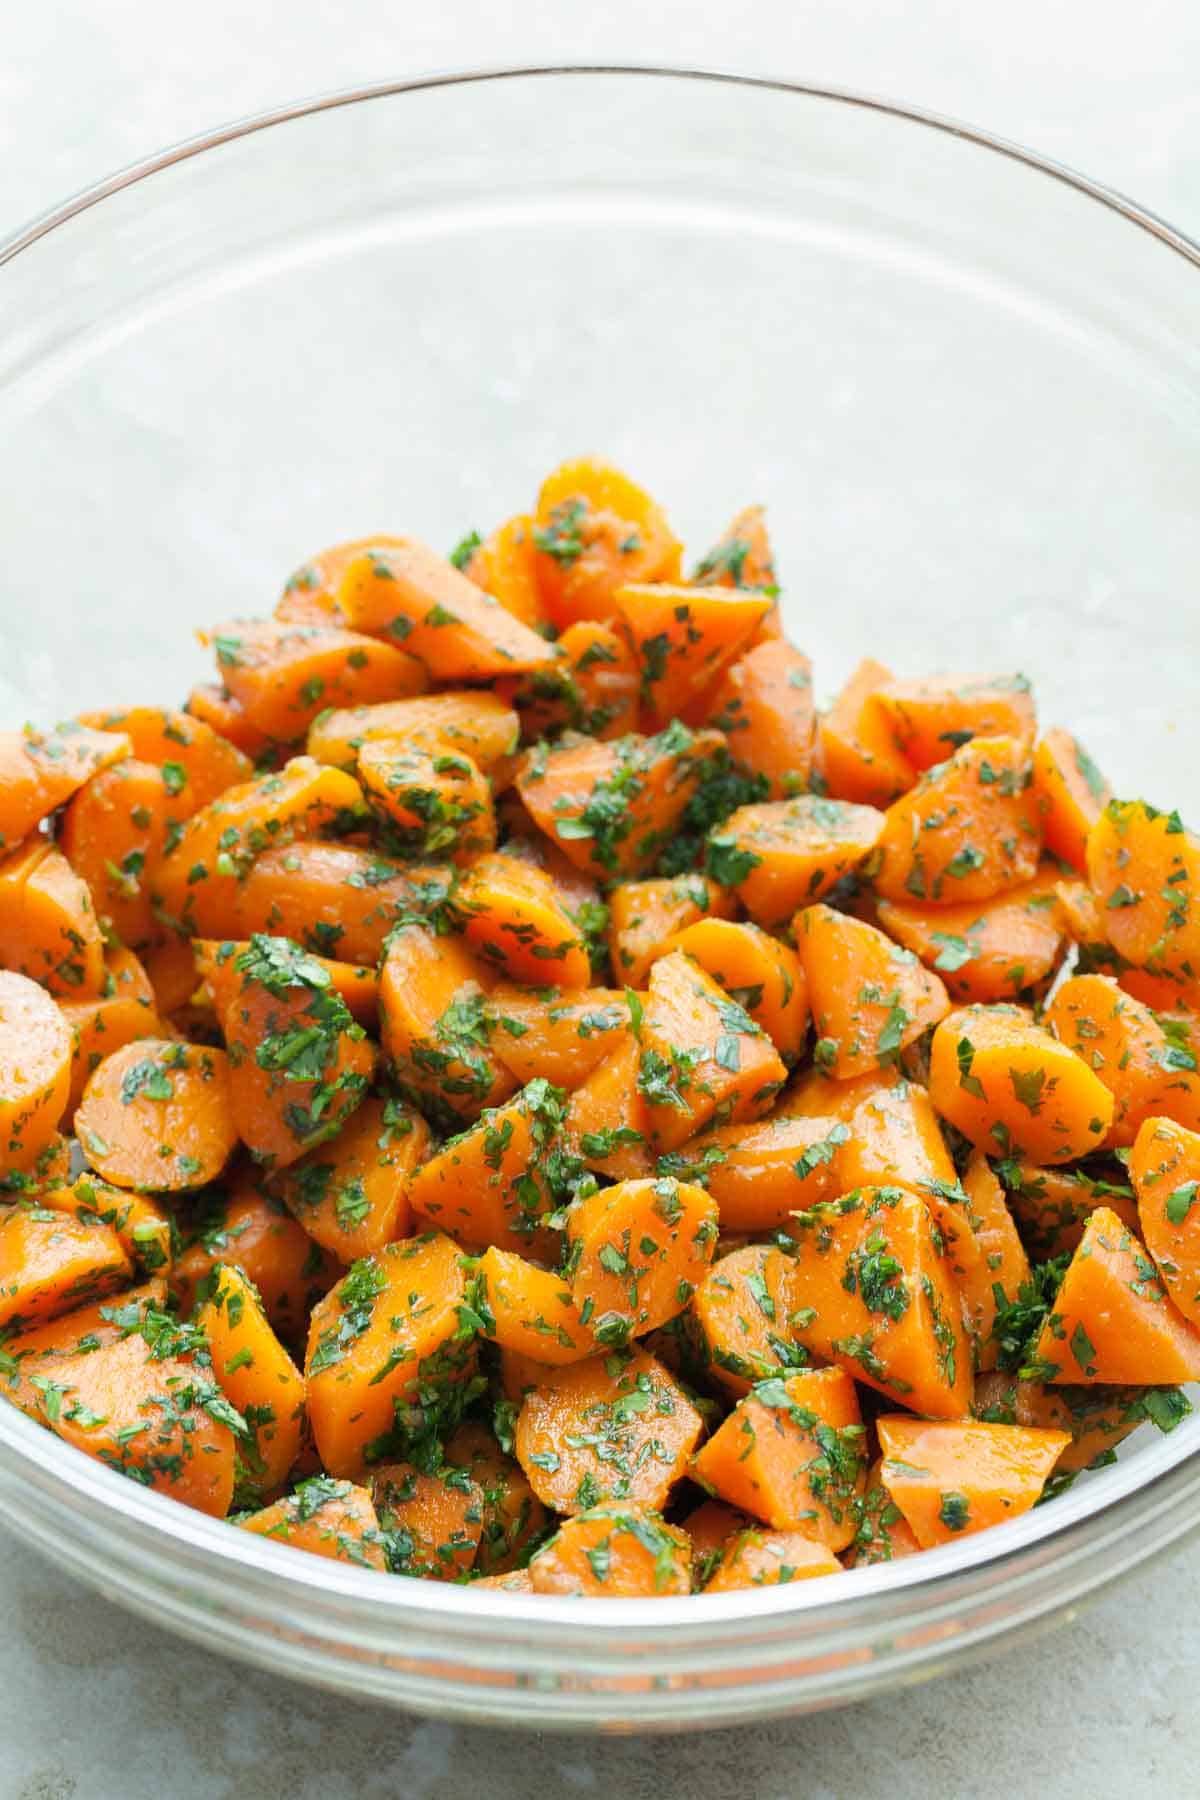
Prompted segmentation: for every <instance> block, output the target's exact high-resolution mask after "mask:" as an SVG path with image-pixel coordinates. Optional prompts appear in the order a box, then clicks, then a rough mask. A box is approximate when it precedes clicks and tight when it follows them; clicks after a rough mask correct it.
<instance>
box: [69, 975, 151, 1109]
mask: <svg viewBox="0 0 1200 1800" xmlns="http://www.w3.org/2000/svg"><path fill="white" fill-rule="evenodd" d="M104 969H105V977H104V991H103V992H102V993H101V994H100V995H99V996H98V997H97V998H96V999H94V1000H60V1001H59V1006H60V1008H61V1011H62V1016H63V1018H64V1019H65V1020H66V1022H67V1024H68V1025H69V1026H70V1028H71V1032H72V1035H73V1040H74V1048H73V1052H72V1057H71V1091H70V1095H69V1097H68V1100H67V1108H66V1114H65V1116H66V1117H67V1118H68V1119H70V1118H71V1117H72V1116H73V1114H74V1111H75V1108H76V1107H77V1106H78V1104H79V1102H80V1100H81V1099H82V1098H83V1090H84V1087H85V1086H86V1084H87V1081H88V1078H89V1076H90V1075H91V1074H92V1073H93V1071H94V1070H95V1069H97V1068H98V1067H99V1065H100V1063H101V1062H103V1060H104V1058H105V1057H106V1056H110V1055H111V1054H112V1052H113V1051H114V1050H120V1049H121V1048H122V1047H123V1046H124V1045H125V1044H130V1043H132V1042H133V1040H134V1039H135V1038H140V1037H161V1035H162V1022H161V1020H160V1019H159V1016H158V1009H157V1003H156V1000H155V995H154V989H153V988H152V987H151V985H150V981H149V978H148V977H147V974H146V971H145V969H144V968H143V967H142V964H141V963H140V962H139V961H138V958H137V957H136V956H135V955H134V954H133V951H132V950H121V949H115V950H109V951H107V952H106V953H105V958H104Z"/></svg>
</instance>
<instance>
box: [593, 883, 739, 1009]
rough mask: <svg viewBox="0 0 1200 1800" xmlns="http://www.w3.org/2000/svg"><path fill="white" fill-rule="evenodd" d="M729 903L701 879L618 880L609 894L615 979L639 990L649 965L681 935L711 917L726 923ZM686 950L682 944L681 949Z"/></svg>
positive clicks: (721, 891) (724, 894) (722, 892)
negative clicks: (701, 920)
mask: <svg viewBox="0 0 1200 1800" xmlns="http://www.w3.org/2000/svg"><path fill="white" fill-rule="evenodd" d="M733 910H734V908H733V902H732V899H731V897H730V895H729V894H728V893H727V892H726V890H725V889H724V888H721V887H718V886H717V884H716V882H715V881H710V880H709V879H708V877H707V876H705V875H696V874H689V875H675V876H672V877H670V878H658V879H655V880H650V881H620V882H618V883H617V885H616V887H614V888H613V889H612V891H611V892H610V894H609V896H608V943H609V950H610V952H611V955H612V965H613V968H614V970H615V971H616V974H617V976H618V978H619V979H620V980H621V981H624V982H627V983H628V984H629V986H630V987H642V986H643V985H644V983H645V980H646V976H647V975H648V974H649V972H650V965H651V964H652V963H653V962H654V960H655V958H656V957H658V956H660V955H662V954H663V953H664V951H665V950H667V949H668V948H669V949H675V948H677V947H678V946H676V945H675V944H674V943H672V942H671V940H672V938H673V937H674V936H675V935H676V934H677V933H679V932H681V931H684V930H686V928H687V927H688V926H689V925H693V924H695V923H696V922H697V921H698V920H700V919H704V918H707V917H708V916H710V915H713V916H715V917H717V918H720V919H729V918H730V917H731V916H732V914H733ZM685 947H686V946H685Z"/></svg>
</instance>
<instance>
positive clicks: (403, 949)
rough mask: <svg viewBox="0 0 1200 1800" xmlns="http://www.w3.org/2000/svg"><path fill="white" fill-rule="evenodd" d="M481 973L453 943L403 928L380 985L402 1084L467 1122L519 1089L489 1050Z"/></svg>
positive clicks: (388, 1042)
mask: <svg viewBox="0 0 1200 1800" xmlns="http://www.w3.org/2000/svg"><path fill="white" fill-rule="evenodd" d="M486 980H487V971H486V970H485V968H484V965H483V964H482V963H480V962H478V961H476V959H475V958H474V957H473V956H472V955H471V954H470V952H469V951H468V950H466V949H464V948H463V946H462V944H461V943H460V942H459V941H458V940H457V939H455V938H447V937H436V936H434V934H433V933H432V932H431V931H427V930H426V929H425V928H424V926H420V925H405V926H404V927H402V928H400V929H397V930H396V931H394V932H393V933H392V935H391V937H390V938H389V940H388V949H387V954H386V956H385V958H384V962H383V968H382V970H381V973H380V981H379V1008H380V1029H381V1032H382V1036H383V1046H384V1049H385V1051H386V1052H387V1055H388V1057H389V1059H390V1061H391V1063H392V1066H393V1068H394V1069H395V1071H396V1073H397V1075H398V1076H399V1078H400V1080H401V1081H402V1082H403V1083H404V1085H405V1086H406V1087H407V1088H411V1089H412V1090H413V1091H414V1092H415V1093H417V1094H419V1095H424V1096H426V1097H427V1098H428V1099H429V1100H430V1101H434V1102H437V1103H438V1104H439V1105H441V1106H442V1107H443V1108H446V1109H448V1110H449V1112H450V1113H451V1114H452V1115H456V1116H458V1117H461V1118H464V1119H476V1118H478V1117H479V1114H480V1113H481V1112H482V1111H483V1109H484V1107H485V1106H498V1105H502V1104H503V1102H504V1101H505V1100H507V1099H508V1097H509V1095H510V1094H511V1093H512V1092H513V1091H514V1089H515V1086H516V1083H515V1082H514V1081H513V1078H512V1076H511V1075H510V1074H509V1073H508V1070H507V1069H506V1068H505V1067H504V1065H503V1064H502V1063H500V1062H499V1061H497V1059H496V1057H495V1056H494V1054H493V1053H492V1051H491V1050H490V1049H489V1047H488V1034H489V1017H488V1012H487V1006H486V997H485V992H484V986H485V982H486Z"/></svg>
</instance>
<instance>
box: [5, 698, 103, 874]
mask: <svg viewBox="0 0 1200 1800" xmlns="http://www.w3.org/2000/svg"><path fill="white" fill-rule="evenodd" d="M129 750H130V745H129V739H128V737H126V736H125V734H124V733H123V732H119V731H92V730H89V729H88V727H86V726H84V725H80V724H77V723H74V722H70V721H69V722H68V723H66V724H63V725H60V726H58V727H57V729H56V730H54V731H47V732H41V731H32V730H30V729H29V728H28V727H26V729H25V730H24V731H0V849H11V848H12V847H13V845H14V844H19V843H20V842H21V841H22V840H23V839H24V838H27V837H28V836H29V835H30V833H31V832H33V831H35V830H36V829H37V827H38V826H39V825H40V824H41V822H42V820H43V819H45V818H47V817H48V816H49V814H50V813H52V812H53V811H54V810H55V808H56V807H59V806H61V805H62V804H63V802H64V801H66V800H69V799H70V798H71V795H72V794H73V793H75V792H76V790H77V789H79V788H81V787H82V786H83V784H84V782H85V781H88V780H90V778H91V777H92V776H93V775H95V774H97V773H98V772H99V771H100V770H101V769H104V768H107V767H108V765H109V763H114V762H119V761H120V759H121V757H123V756H128V755H129Z"/></svg>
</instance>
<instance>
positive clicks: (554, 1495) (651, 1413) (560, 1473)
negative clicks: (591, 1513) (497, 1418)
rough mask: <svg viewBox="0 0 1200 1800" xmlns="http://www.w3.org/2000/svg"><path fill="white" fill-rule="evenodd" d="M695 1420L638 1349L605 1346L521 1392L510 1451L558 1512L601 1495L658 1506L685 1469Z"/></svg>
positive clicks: (657, 1366)
mask: <svg viewBox="0 0 1200 1800" xmlns="http://www.w3.org/2000/svg"><path fill="white" fill-rule="evenodd" d="M701 1429H702V1420H701V1417H700V1414H699V1413H698V1412H697V1411H696V1408H695V1407H694V1406H693V1405H692V1403H691V1401H690V1400H689V1399H688V1398H687V1395H686V1394H685V1393H684V1391H683V1389H682V1388H681V1387H679V1386H678V1384H677V1383H676V1382H675V1381H674V1379H673V1378H672V1376H671V1375H670V1373H669V1372H668V1371H667V1370H666V1369H665V1368H664V1367H663V1365H662V1364H661V1363H659V1362H656V1361H655V1359H654V1358H653V1357H652V1356H648V1355H647V1354H646V1352H645V1351H644V1350H641V1349H629V1350H624V1351H620V1350H618V1351H612V1352H610V1353H608V1354H606V1355H604V1356H590V1357H588V1358H587V1360H586V1361H585V1362H577V1363H571V1364H570V1365H569V1366H568V1367H566V1368H563V1369H552V1370H549V1371H547V1372H546V1374H545V1375H544V1377H543V1378H542V1379H541V1380H540V1381H539V1382H538V1385H536V1386H534V1387H533V1388H531V1389H530V1391H529V1392H528V1393H526V1395H525V1397H524V1400H523V1401H522V1404H521V1411H520V1415H519V1417H518V1419H517V1428H516V1453H517V1460H518V1461H519V1463H520V1464H521V1467H522V1468H523V1469H524V1471H525V1473H526V1475H527V1476H528V1477H529V1483H530V1486H531V1487H532V1488H533V1491H534V1493H535V1494H536V1495H537V1497H538V1499H539V1500H541V1501H542V1502H543V1504H544V1505H546V1506H549V1507H551V1508H552V1509H553V1510H554V1511H555V1512H562V1513H578V1512H586V1511H587V1510H588V1508H589V1507H591V1506H595V1505H596V1504H597V1503H598V1502H600V1501H604V1500H619V1501H621V1502H626V1501H631V1502H633V1503H634V1504H636V1505H640V1506H652V1507H661V1506H662V1505H663V1504H664V1502H665V1501H666V1498H667V1495H668V1494H669V1493H670V1491H671V1488H672V1487H673V1486H674V1484H675V1482H676V1481H678V1480H679V1478H680V1477H681V1476H682V1475H683V1474H684V1473H685V1471H686V1469H687V1461H688V1457H689V1456H690V1455H691V1453H692V1451H693V1449H694V1448H695V1446H696V1443H697V1441H698V1440H699V1437H700V1432H701Z"/></svg>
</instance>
